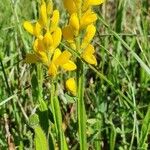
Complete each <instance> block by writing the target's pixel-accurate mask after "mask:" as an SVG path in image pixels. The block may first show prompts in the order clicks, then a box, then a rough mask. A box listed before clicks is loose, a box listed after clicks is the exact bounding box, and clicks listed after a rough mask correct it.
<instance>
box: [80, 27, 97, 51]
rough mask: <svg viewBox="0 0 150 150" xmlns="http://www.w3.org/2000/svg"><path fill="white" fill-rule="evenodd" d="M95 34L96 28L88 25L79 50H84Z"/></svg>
mask: <svg viewBox="0 0 150 150" xmlns="http://www.w3.org/2000/svg"><path fill="white" fill-rule="evenodd" d="M95 32H96V28H95V26H94V25H93V24H91V25H88V27H87V29H86V33H85V36H84V38H83V40H82V45H81V48H83V49H84V48H86V47H87V45H88V44H89V43H90V42H91V40H92V39H93V37H94V35H95Z"/></svg>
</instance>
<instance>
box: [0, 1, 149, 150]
mask: <svg viewBox="0 0 150 150" xmlns="http://www.w3.org/2000/svg"><path fill="white" fill-rule="evenodd" d="M54 3H55V5H54V6H55V7H57V8H58V9H59V10H60V12H61V13H60V14H61V16H60V17H61V20H60V26H64V23H65V19H66V18H67V16H66V12H65V11H64V8H63V7H62V2H61V1H59V0H56V1H55V2H54ZM38 7H39V1H38V0H1V2H0V149H1V150H5V149H11V148H12V149H15V148H14V147H16V149H19V150H24V149H29V150H32V149H34V147H35V145H36V144H37V143H36V140H37V141H38V142H39V144H40V145H42V144H43V145H44V144H45V143H44V142H45V141H44V140H43V139H44V138H45V137H44V136H45V135H44V134H43V133H44V132H46V133H48V134H47V139H48V143H49V147H50V149H57V148H58V145H59V142H60V143H61V144H62V143H63V142H62V141H61V140H63V138H64V137H65V138H66V141H67V145H68V147H69V148H68V149H71V150H76V149H79V145H80V146H81V144H83V143H82V140H81V139H80V138H79V136H78V123H77V109H76V105H77V103H76V98H75V97H73V96H71V95H70V94H68V92H67V90H66V89H65V87H64V85H63V83H64V82H65V81H64V80H65V78H66V76H68V73H64V74H63V75H61V74H60V75H59V76H58V79H57V81H58V83H57V85H58V87H59V88H58V100H59V104H60V109H59V110H60V111H61V113H60V112H57V113H58V116H57V117H58V119H60V118H59V117H61V116H60V114H61V115H62V126H63V131H64V134H62V136H64V137H63V138H60V139H59V138H58V136H59V134H58V135H57V132H56V131H55V129H54V128H55V127H54V120H55V117H56V116H53V113H52V112H53V111H52V109H51V108H50V106H49V99H50V97H51V93H50V90H49V88H50V87H51V83H50V79H49V77H48V75H47V72H46V69H45V68H44V67H43V76H42V78H40V81H39V78H38V75H39V71H38V69H39V67H41V66H40V65H39V64H37V65H36V64H26V63H24V62H23V58H24V57H25V55H26V53H29V52H31V51H32V49H33V48H32V41H33V37H32V36H31V35H29V34H28V33H27V32H26V31H25V30H24V28H23V22H24V21H25V20H34V19H37V16H38ZM94 10H95V12H97V14H98V19H97V22H96V29H97V32H96V35H95V37H94V40H93V45H94V47H95V49H96V54H95V55H96V58H97V61H98V64H97V66H96V67H95V66H92V65H90V66H88V65H86V66H85V70H84V75H85V91H84V102H85V110H86V116H87V120H86V122H84V121H85V120H84V118H83V122H82V121H81V122H80V124H81V126H82V123H83V124H84V125H85V124H86V138H87V145H88V149H91V150H137V149H138V150H148V149H150V144H149V139H150V136H149V132H150V130H149V129H150V44H149V43H150V2H149V1H148V0H106V2H105V3H104V4H102V5H100V6H96V7H95V8H94ZM62 43H63V42H62ZM62 46H63V45H61V46H60V47H62ZM40 82H42V92H41V91H40V89H39V86H38V85H39V83H40ZM39 93H42V97H41V98H42V99H43V100H44V104H43V105H44V106H43V105H42V106H43V107H42V106H41V105H40V106H41V107H42V108H43V109H42V108H39ZM45 104H46V105H47V107H46V109H45V110H44V108H45ZM57 117H56V118H57ZM56 120H57V119H56ZM60 120H61V119H60ZM35 124H38V127H39V128H34V126H35ZM58 128H59V127H58ZM38 134H39V135H40V136H39V137H38ZM60 135H61V134H60ZM36 136H37V139H36ZM82 136H84V134H83V135H82V134H81V137H82ZM38 138H39V139H38ZM59 140H60V141H59ZM40 142H41V143H40ZM36 147H37V149H38V144H37V146H36ZM54 147H55V148H54ZM80 148H81V147H80ZM82 149H84V147H82ZM43 150H44V148H43ZM84 150H85V149H84Z"/></svg>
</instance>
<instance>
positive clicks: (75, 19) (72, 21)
mask: <svg viewBox="0 0 150 150" xmlns="http://www.w3.org/2000/svg"><path fill="white" fill-rule="evenodd" d="M69 24H70V26H71V27H72V31H73V32H74V35H75V36H77V35H78V33H79V28H80V25H79V19H78V15H77V13H73V14H72V15H71V17H70V21H69Z"/></svg>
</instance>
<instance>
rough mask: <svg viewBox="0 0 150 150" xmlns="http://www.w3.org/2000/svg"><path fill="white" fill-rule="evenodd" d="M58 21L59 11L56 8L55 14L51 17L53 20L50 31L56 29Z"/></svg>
mask: <svg viewBox="0 0 150 150" xmlns="http://www.w3.org/2000/svg"><path fill="white" fill-rule="evenodd" d="M58 23H59V11H58V10H54V11H53V15H52V17H51V22H50V32H51V33H52V32H53V31H55V30H56V28H57V27H58Z"/></svg>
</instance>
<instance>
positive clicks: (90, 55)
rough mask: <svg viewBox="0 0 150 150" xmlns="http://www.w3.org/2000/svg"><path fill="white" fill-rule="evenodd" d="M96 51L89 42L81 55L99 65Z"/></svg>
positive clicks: (88, 61) (91, 62)
mask: <svg viewBox="0 0 150 150" xmlns="http://www.w3.org/2000/svg"><path fill="white" fill-rule="evenodd" d="M94 52H95V50H94V47H93V46H92V45H91V44H89V45H88V46H87V48H86V49H85V50H84V51H83V52H82V54H81V57H82V58H83V59H84V60H85V61H86V62H87V63H89V64H92V65H97V61H96V58H95V56H94V55H93V54H94Z"/></svg>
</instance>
